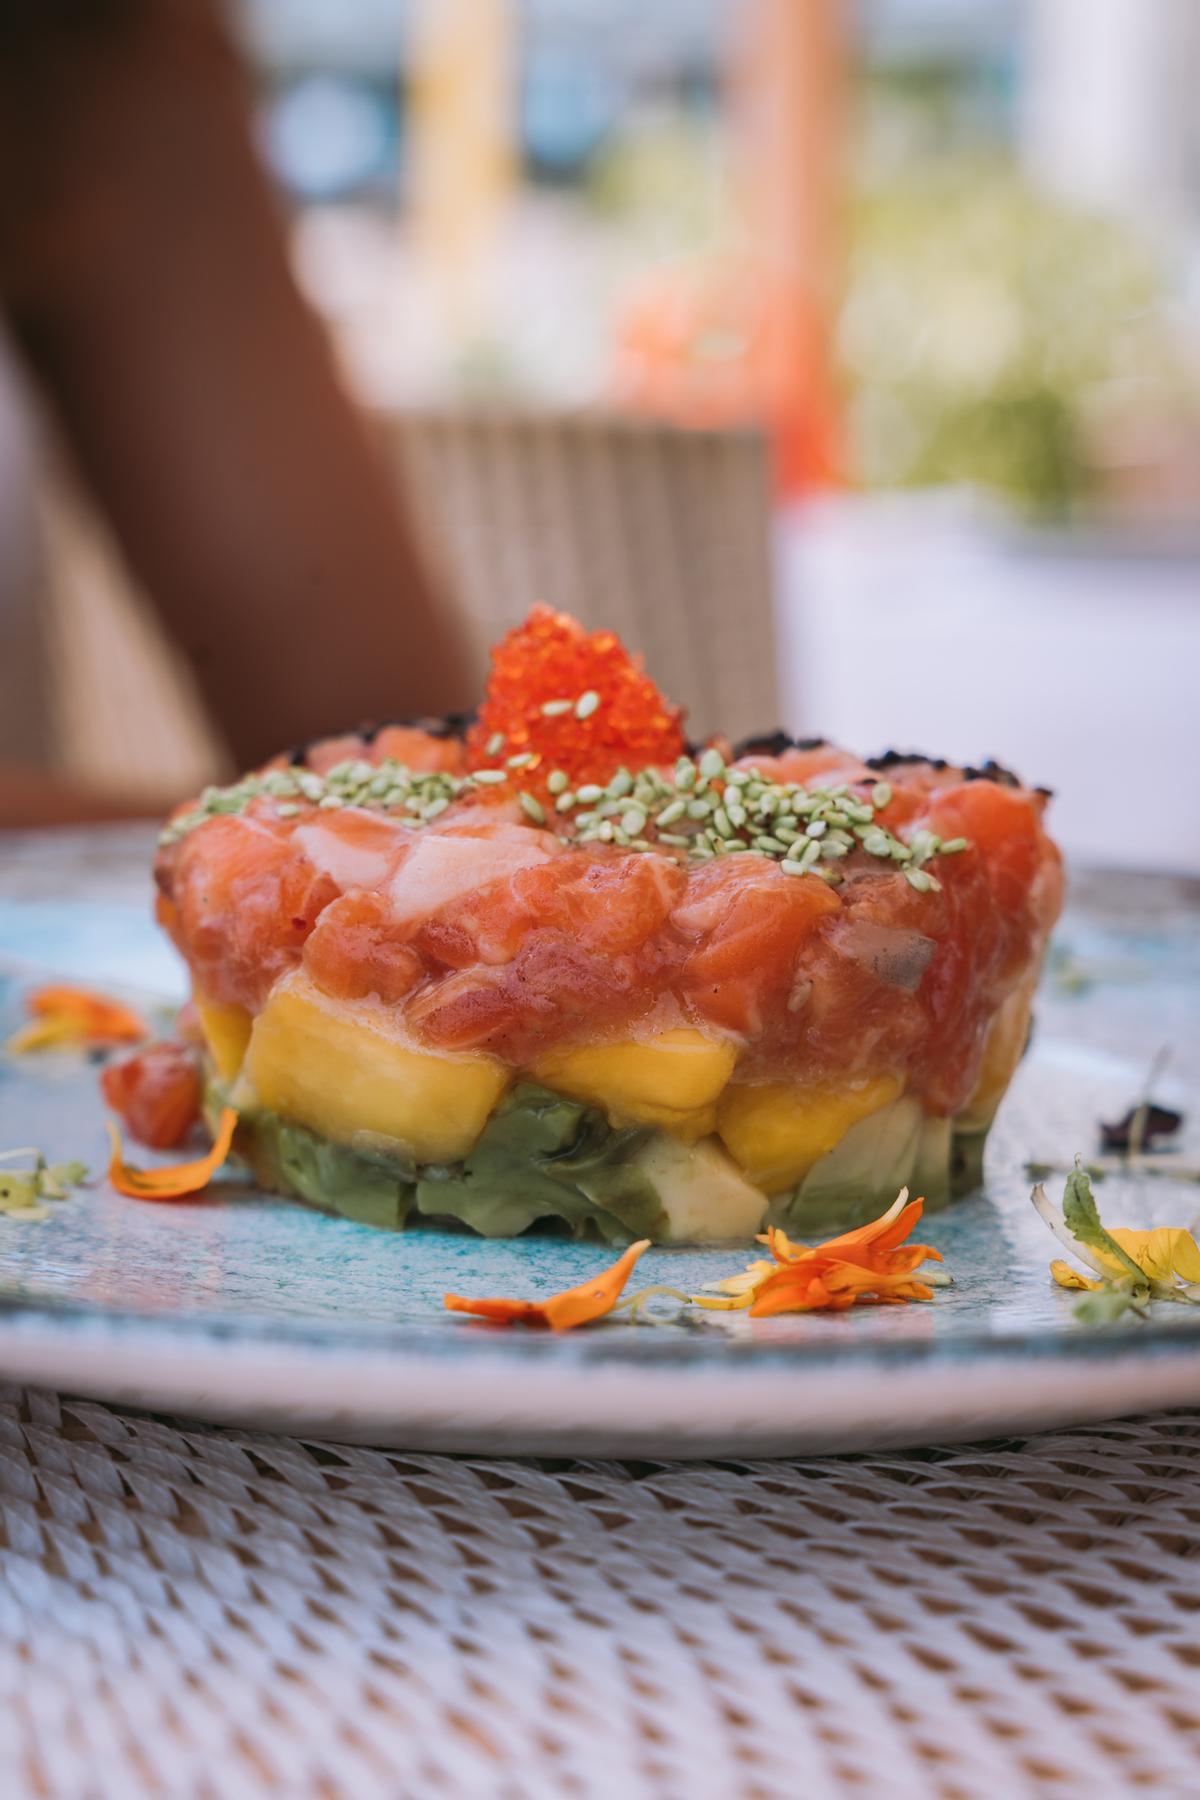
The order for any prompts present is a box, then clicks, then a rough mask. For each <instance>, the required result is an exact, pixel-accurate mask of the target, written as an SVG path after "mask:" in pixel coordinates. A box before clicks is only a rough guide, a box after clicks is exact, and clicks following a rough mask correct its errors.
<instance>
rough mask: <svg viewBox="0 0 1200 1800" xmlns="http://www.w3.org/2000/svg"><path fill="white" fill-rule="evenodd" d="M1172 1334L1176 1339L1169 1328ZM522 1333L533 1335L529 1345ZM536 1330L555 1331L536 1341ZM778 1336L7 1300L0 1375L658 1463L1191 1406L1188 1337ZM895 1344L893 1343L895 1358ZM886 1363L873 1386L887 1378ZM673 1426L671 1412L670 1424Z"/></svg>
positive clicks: (293, 1430)
mask: <svg viewBox="0 0 1200 1800" xmlns="http://www.w3.org/2000/svg"><path fill="white" fill-rule="evenodd" d="M1181 1340H1183V1341H1181ZM534 1341H535V1342H537V1341H539V1340H534ZM540 1341H543V1342H549V1341H551V1340H540ZM848 1348H849V1346H845V1345H843V1346H841V1347H840V1348H839V1349H838V1350H836V1351H835V1350H833V1349H832V1348H831V1350H830V1352H828V1353H825V1354H820V1355H818V1356H816V1357H813V1356H811V1354H805V1355H802V1356H801V1357H797V1355H796V1354H795V1351H794V1350H793V1352H792V1353H791V1354H789V1353H788V1351H787V1350H786V1349H783V1348H781V1350H780V1351H779V1352H778V1353H776V1354H775V1355H773V1356H771V1357H770V1359H769V1360H765V1359H762V1358H760V1357H759V1356H756V1357H755V1359H754V1361H753V1362H751V1361H749V1360H746V1361H745V1362H741V1361H739V1359H736V1358H734V1359H731V1360H729V1361H727V1362H716V1363H712V1364H707V1365H706V1366H705V1367H704V1368H703V1371H702V1372H701V1371H699V1370H695V1369H694V1370H693V1371H692V1372H691V1373H690V1374H689V1377H688V1379H687V1380H684V1381H681V1380H680V1379H679V1376H680V1369H679V1367H678V1365H675V1364H673V1363H670V1362H667V1363H664V1364H662V1365H660V1366H655V1365H654V1364H653V1363H649V1362H647V1361H644V1360H641V1359H639V1360H636V1361H634V1362H631V1361H628V1360H625V1359H620V1358H615V1357H614V1358H613V1359H612V1360H608V1361H601V1362H595V1361H593V1362H590V1363H589V1364H588V1366H587V1367H586V1368H582V1367H580V1366H579V1365H578V1364H575V1363H574V1362H572V1363H565V1362H562V1361H560V1360H558V1359H551V1358H549V1357H546V1358H544V1359H541V1358H539V1357H538V1355H537V1354H536V1352H534V1353H533V1354H532V1355H523V1356H521V1357H520V1359H519V1360H517V1361H514V1359H513V1358H512V1357H511V1356H510V1355H507V1354H505V1355H500V1354H497V1353H496V1351H495V1350H494V1349H488V1348H483V1349H481V1347H480V1343H479V1340H478V1339H476V1340H475V1342H474V1346H473V1354H472V1356H471V1361H470V1365H469V1367H466V1366H465V1365H464V1364H463V1363H461V1362H460V1361H459V1360H458V1359H457V1358H447V1357H446V1356H444V1355H441V1354H436V1355H435V1354H429V1353H427V1352H422V1351H420V1350H416V1349H399V1348H397V1347H396V1346H395V1345H388V1344H379V1343H372V1342H371V1341H370V1340H369V1339H366V1340H364V1339H359V1340H358V1341H350V1342H347V1341H345V1340H342V1341H340V1342H334V1341H332V1340H328V1339H325V1338H324V1337H321V1336H313V1335H312V1334H310V1333H307V1332H302V1333H296V1334H294V1335H290V1336H289V1335H283V1334H281V1335H280V1336H279V1339H278V1341H268V1339H267V1338H266V1336H265V1334H264V1335H263V1336H256V1335H253V1334H247V1333H245V1332H242V1331H238V1330H228V1331H222V1330H219V1329H216V1328H214V1326H213V1324H212V1323H210V1322H205V1323H203V1324H201V1325H194V1324H192V1323H191V1322H188V1321H183V1320H179V1319H172V1320H170V1321H166V1320H159V1319H154V1318H149V1317H146V1316H143V1315H124V1316H121V1315H114V1314H111V1313H107V1312H106V1313H99V1312H95V1313H93V1312H91V1311H90V1310H88V1309H84V1308H74V1307H65V1308H63V1309H61V1310H60V1309H56V1308H47V1307H45V1306H43V1305H41V1304H25V1303H23V1302H15V1303H9V1304H7V1305H6V1307H5V1309H4V1311H3V1312H2V1313H0V1373H2V1374H3V1376H4V1377H5V1378H6V1379H8V1380H10V1381H14V1382H18V1383H23V1384H27V1385H30V1386H39V1387H47V1388H52V1389H56V1390H59V1391H64V1392H67V1393H71V1394H74V1395H77V1396H79V1397H81V1398H88V1399H97V1400H103V1401H106V1402H108V1403H110V1404H114V1405H121V1406H128V1407H133V1408H136V1409H138V1410H142V1411H149V1412H157V1413H166V1414H172V1415H181V1416H185V1417H188V1418H193V1419H196V1420H200V1421H204V1422H206V1423H212V1424H223V1425H236V1426H242V1427H245V1428H248V1429H258V1430H267V1431H274V1432H285V1433H288V1434H290V1435H293V1436H305V1437H313V1438H321V1439H325V1440H328V1441H333V1442H346V1443H360V1444H374V1445H377V1446H380V1447H386V1448H395V1449H411V1450H442V1451H451V1452H470V1453H473V1454H484V1455H489V1454H490V1455H507V1456H512V1455H555V1456H560V1455H569V1456H581V1455H582V1456H633V1457H647V1456H648V1457H652V1458H655V1459H661V1460H686V1459H688V1458H694V1457H706V1456H723V1455H743V1456H745V1455H749V1456H756V1457H757V1456H783V1455H795V1454H801V1453H805V1452H828V1451H851V1450H862V1449H866V1448H872V1449H876V1448H881V1447H887V1446H891V1445H896V1446H899V1445H905V1444H918V1443H933V1442H951V1441H956V1440H958V1441H961V1440H963V1439H970V1438H984V1437H994V1436H999V1435H1006V1434H1010V1433H1013V1432H1019V1433H1022V1434H1024V1433H1029V1432H1035V1431H1038V1430H1043V1429H1047V1428H1050V1427H1053V1426H1063V1425H1073V1424H1083V1423H1087V1422H1094V1421H1097V1420H1101V1419H1112V1418H1119V1417H1123V1416H1129V1415H1132V1414H1135V1413H1138V1412H1144V1411H1146V1410H1148V1409H1149V1408H1151V1407H1152V1408H1153V1409H1154V1410H1155V1411H1158V1410H1161V1409H1164V1408H1170V1407H1176V1406H1192V1405H1200V1332H1198V1331H1195V1330H1191V1329H1182V1330H1181V1328H1179V1327H1165V1328H1155V1327H1153V1326H1150V1327H1146V1328H1139V1329H1138V1330H1137V1335H1136V1337H1133V1336H1131V1335H1130V1332H1129V1331H1127V1330H1120V1331H1112V1332H1109V1331H1098V1332H1091V1333H1088V1334H1086V1335H1083V1334H1081V1335H1080V1337H1079V1338H1078V1339H1068V1340H1065V1341H1064V1340H1062V1339H1056V1340H1054V1341H1053V1342H1052V1343H1051V1342H1050V1341H1048V1340H1046V1339H1044V1338H1041V1339H1039V1337H1038V1336H1037V1335H1036V1334H1031V1335H1030V1336H1029V1337H1027V1338H1023V1339H1022V1338H1017V1339H1014V1340H1012V1341H1006V1342H1005V1343H1004V1344H1002V1345H1000V1346H997V1345H996V1344H995V1341H994V1340H992V1342H991V1345H990V1347H987V1348H984V1347H982V1345H981V1344H980V1343H979V1342H971V1341H970V1340H966V1341H963V1340H959V1341H958V1343H957V1344H956V1345H955V1346H954V1347H953V1348H949V1347H946V1348H944V1349H941V1350H939V1349H936V1348H930V1349H929V1350H928V1351H926V1350H925V1349H924V1347H921V1346H905V1347H903V1348H902V1347H901V1346H899V1345H889V1346H886V1347H883V1346H868V1345H863V1346H861V1352H862V1353H861V1354H858V1355H855V1356H853V1357H852V1358H847V1355H846V1351H847V1349H848ZM898 1352H899V1354H898ZM885 1370H886V1377H887V1379H886V1382H882V1381H881V1380H880V1376H881V1374H882V1373H883V1372H884V1371H885ZM666 1421H669V1425H668V1424H667V1423H665V1422H666Z"/></svg>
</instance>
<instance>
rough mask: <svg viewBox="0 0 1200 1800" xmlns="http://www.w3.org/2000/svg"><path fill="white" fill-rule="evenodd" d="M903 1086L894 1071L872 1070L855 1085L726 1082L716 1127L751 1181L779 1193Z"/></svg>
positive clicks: (792, 1184)
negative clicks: (740, 1084)
mask: <svg viewBox="0 0 1200 1800" xmlns="http://www.w3.org/2000/svg"><path fill="white" fill-rule="evenodd" d="M903 1085H904V1084H903V1082H902V1081H901V1079H900V1077H899V1076H898V1075H876V1076H873V1077H872V1078H871V1079H870V1080H869V1081H864V1082H862V1083H861V1084H860V1085H859V1086H857V1087H834V1086H832V1085H830V1086H819V1085H814V1086H805V1085H803V1084H802V1083H800V1082H791V1081H768V1082H764V1083H763V1084H762V1085H761V1086H758V1087H749V1086H746V1087H730V1088H727V1089H726V1091H725V1093H724V1095H723V1096H722V1098H721V1103H720V1105H719V1106H718V1108H717V1130H718V1132H719V1133H720V1135H721V1138H722V1140H723V1141H724V1144H725V1147H726V1149H727V1150H728V1151H729V1153H730V1155H731V1156H732V1157H733V1158H734V1160H735V1161H736V1162H737V1163H739V1164H740V1165H741V1167H742V1168H743V1169H744V1170H745V1172H746V1174H747V1176H748V1177H749V1179H750V1180H751V1181H752V1182H753V1183H754V1185H755V1186H756V1187H760V1188H763V1189H764V1190H765V1191H766V1192H767V1193H768V1194H781V1193H784V1192H785V1191H786V1189H788V1188H790V1187H794V1186H795V1185H796V1183H797V1182H798V1181H802V1180H803V1179H804V1177H805V1176H806V1175H807V1174H808V1171H809V1170H810V1169H811V1168H812V1166H813V1164H814V1163H815V1162H816V1161H817V1160H818V1159H819V1158H820V1157H822V1156H825V1155H827V1154H828V1153H829V1151H830V1150H832V1149H833V1148H834V1146H835V1145H836V1144H838V1143H840V1142H841V1140H842V1138H843V1137H844V1136H845V1135H846V1133H847V1132H848V1131H849V1129H850V1127H851V1126H852V1125H856V1124H857V1123H858V1121H859V1120H860V1119H865V1118H867V1117H868V1116H869V1115H870V1114H871V1113H874V1112H878V1111H879V1110H880V1108H881V1107H884V1106H890V1105H891V1103H892V1101H893V1100H894V1099H895V1098H896V1096H897V1095H898V1094H899V1093H900V1090H901V1088H902V1087H903Z"/></svg>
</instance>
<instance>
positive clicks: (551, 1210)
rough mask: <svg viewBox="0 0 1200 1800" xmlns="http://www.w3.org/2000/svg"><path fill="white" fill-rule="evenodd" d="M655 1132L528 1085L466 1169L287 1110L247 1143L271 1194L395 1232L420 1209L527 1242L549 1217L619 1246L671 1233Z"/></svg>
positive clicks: (252, 1130) (506, 1106)
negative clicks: (293, 1117)
mask: <svg viewBox="0 0 1200 1800" xmlns="http://www.w3.org/2000/svg"><path fill="white" fill-rule="evenodd" d="M653 1136H655V1132H654V1131H653V1129H652V1128H651V1127H649V1126H640V1127H638V1128H636V1129H633V1130H627V1131H617V1130H614V1129H613V1127H612V1126H610V1125H609V1123H608V1121H607V1119H606V1118H605V1117H604V1114H603V1113H601V1112H599V1111H598V1110H597V1109H596V1108H595V1107H591V1106H584V1105H582V1104H581V1103H580V1102H578V1101H575V1100H565V1099H563V1097H562V1096H561V1095H560V1094H554V1093H551V1092H550V1090H549V1089H548V1088H542V1087H537V1086H535V1085H534V1084H533V1083H531V1082H523V1083H521V1084H519V1085H518V1086H517V1087H516V1088H514V1089H513V1090H512V1092H511V1093H510V1094H508V1095H507V1096H506V1098H505V1099H504V1100H503V1101H502V1102H501V1104H500V1106H499V1107H498V1108H497V1109H496V1111H495V1112H494V1113H493V1114H492V1116H491V1118H490V1119H489V1120H488V1122H487V1125H486V1126H485V1127H484V1130H483V1133H482V1135H481V1136H480V1138H479V1141H478V1143H477V1144H476V1145H475V1148H474V1149H473V1150H472V1151H471V1153H470V1155H469V1156H467V1157H466V1158H465V1159H464V1160H463V1161H462V1162H461V1163H454V1164H452V1165H447V1166H442V1165H440V1164H425V1165H423V1166H421V1167H419V1168H416V1167H413V1165H411V1164H410V1163H407V1162H405V1161H404V1159H403V1157H402V1156H399V1155H396V1154H395V1153H391V1152H389V1151H388V1150H387V1149H384V1148H377V1147H376V1146H375V1145H373V1144H372V1145H367V1144H362V1143H359V1144H354V1145H346V1144H335V1143H331V1142H330V1141H329V1140H328V1139H326V1138H322V1137H319V1136H318V1135H317V1134H316V1133H315V1132H312V1131H308V1130H306V1129H305V1127H304V1126H302V1125H293V1124H290V1123H289V1122H288V1121H287V1120H284V1119H281V1118H279V1117H278V1115H277V1114H274V1113H269V1112H261V1113H256V1114H254V1115H253V1116H252V1117H249V1118H247V1119H246V1120H244V1121H243V1124H242V1127H241V1129H240V1131H239V1136H238V1148H239V1150H240V1151H241V1152H242V1154H244V1155H245V1157H246V1159H247V1161H248V1162H249V1163H250V1165H251V1168H252V1169H253V1171H254V1173H255V1176H256V1178H257V1179H258V1180H259V1181H260V1182H261V1183H262V1185H263V1186H264V1187H267V1188H273V1189H275V1190H276V1191H281V1192H283V1193H286V1194H293V1195H295V1196H296V1198H297V1199H300V1200H307V1201H308V1202H309V1204H310V1205H312V1206H319V1207H321V1208H322V1210H323V1211H325V1212H332V1213H339V1214H341V1216H342V1217H343V1218H347V1219H356V1220H358V1221H359V1222H360V1223H362V1224H364V1225H378V1226H382V1227H385V1228H388V1229H391V1230H397V1229H399V1228H400V1227H402V1226H403V1225H404V1224H405V1223H406V1221H407V1220H408V1219H409V1218H410V1215H411V1214H412V1212H413V1209H414V1207H415V1209H416V1212H417V1213H419V1214H420V1215H422V1216H423V1217H425V1218H430V1219H453V1220H457V1221H458V1222H459V1223H460V1224H462V1225H466V1226H469V1227H470V1229H471V1230H472V1231H477V1232H479V1234H480V1235H481V1236H482V1237H516V1236H517V1235H518V1234H519V1233H520V1232H522V1231H525V1230H527V1229H528V1227H529V1226H530V1225H533V1224H534V1223H536V1222H537V1221H538V1220H539V1219H557V1220H561V1221H562V1222H563V1223H565V1224H566V1225H567V1226H569V1227H570V1229H571V1230H572V1231H573V1232H574V1233H575V1234H576V1236H583V1235H588V1236H598V1237H600V1238H602V1239H604V1240H605V1241H607V1242H610V1243H624V1242H627V1241H628V1240H629V1239H630V1238H637V1237H654V1236H656V1235H661V1234H662V1233H661V1229H660V1228H661V1227H662V1226H663V1225H664V1223H665V1219H664V1213H663V1206H662V1201H661V1199H660V1197H659V1194H658V1190H657V1188H656V1187H655V1185H654V1182H653V1180H652V1179H651V1176H650V1174H649V1172H648V1171H647V1170H646V1169H644V1168H643V1167H642V1166H641V1162H640V1153H641V1152H642V1150H643V1149H644V1148H645V1145H646V1143H647V1142H648V1140H649V1139H650V1138H652V1137H653Z"/></svg>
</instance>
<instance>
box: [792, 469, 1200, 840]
mask: <svg viewBox="0 0 1200 1800" xmlns="http://www.w3.org/2000/svg"><path fill="white" fill-rule="evenodd" d="M777 574H778V582H777V594H778V607H779V626H780V655H781V661H782V667H781V671H780V675H781V689H782V693H783V699H784V705H785V711H786V723H787V724H788V727H789V729H791V730H794V731H796V732H798V733H807V734H812V735H816V734H817V733H824V734H826V735H827V736H829V737H830V738H833V739H835V740H836V741H838V742H839V743H844V744H845V745H846V746H847V747H848V748H851V749H854V750H858V751H860V752H875V751H879V750H883V749H887V748H895V749H899V750H907V749H917V750H926V751H929V752H931V753H933V754H938V755H943V756H947V757H950V758H952V759H955V760H963V761H968V762H974V763H978V762H981V761H983V760H984V759H985V758H986V757H988V756H994V757H996V758H997V759H998V760H999V761H1000V762H1003V763H1007V764H1009V765H1010V766H1012V767H1013V768H1015V769H1016V771H1017V773H1018V774H1020V775H1021V776H1022V777H1023V778H1024V779H1025V780H1026V781H1028V782H1029V783H1031V784H1033V785H1045V786H1048V787H1052V788H1054V789H1055V790H1056V798H1055V801H1054V805H1053V809H1052V812H1051V821H1052V826H1053V829H1054V831H1055V834H1056V836H1057V837H1058V838H1059V841H1060V842H1061V843H1062V845H1063V847H1064V849H1065V850H1066V852H1067V854H1068V856H1070V857H1071V858H1073V859H1074V860H1075V861H1077V862H1079V863H1081V864H1092V865H1095V866H1108V867H1126V868H1129V867H1134V868H1136V867H1143V868H1154V869H1163V870H1171V871H1174V872H1182V873H1191V874H1200V555H1198V556H1187V555H1184V554H1183V553H1179V554H1176V555H1175V556H1170V555H1167V554H1165V553H1164V554H1163V555H1161V556H1159V557H1151V556H1146V555H1141V556H1135V555H1132V554H1129V555H1120V554H1115V553H1114V552H1113V550H1112V548H1111V547H1110V548H1109V549H1108V551H1107V553H1105V549H1104V547H1103V546H1101V545H1096V546H1094V550H1093V553H1092V554H1085V553H1084V550H1083V547H1082V546H1080V545H1078V544H1076V545H1075V547H1074V548H1071V540H1064V541H1063V542H1062V544H1061V545H1059V546H1057V547H1055V545H1054V540H1046V541H1044V542H1039V541H1038V540H1037V539H1034V538H1032V537H1025V538H1023V539H1022V538H1020V537H1018V536H1017V535H1016V534H1015V533H1009V534H1008V535H1005V533H1004V531H1003V529H1002V528H1001V527H999V526H996V525H989V524H988V523H987V522H986V520H983V519H980V518H979V517H978V516H975V515H973V514H972V512H971V510H970V508H969V507H967V506H965V505H963V504H961V503H959V502H957V501H956V500H955V499H954V498H953V497H949V496H938V495H934V496H916V497H913V498H908V497H898V498H894V499H892V498H888V499H879V500H860V499H856V500H838V501H825V502H821V503H819V504H814V505H811V506H809V507H808V508H806V509H804V510H798V511H796V512H793V513H791V514H789V515H787V516H785V517H784V518H783V519H782V520H781V522H780V524H779V528H778V538H777Z"/></svg>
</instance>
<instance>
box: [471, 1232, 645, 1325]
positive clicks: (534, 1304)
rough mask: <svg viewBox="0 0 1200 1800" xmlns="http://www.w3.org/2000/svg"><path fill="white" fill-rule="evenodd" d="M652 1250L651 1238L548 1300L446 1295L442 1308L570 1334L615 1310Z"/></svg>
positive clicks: (495, 1322)
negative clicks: (635, 1269) (645, 1253)
mask: <svg viewBox="0 0 1200 1800" xmlns="http://www.w3.org/2000/svg"><path fill="white" fill-rule="evenodd" d="M649 1248H650V1240H649V1238H643V1239H642V1240H641V1241H640V1243H636V1244H630V1246H629V1248H628V1250H626V1252H625V1254H624V1255H623V1256H621V1257H618V1259H617V1261H616V1262H615V1263H614V1264H613V1266H612V1268H611V1269H607V1270H605V1272H604V1274H603V1275H597V1276H593V1278H592V1279H591V1280H590V1281H585V1282H582V1283H581V1284H580V1286H579V1287H573V1288H567V1289H566V1291H565V1292H564V1293H561V1294H553V1295H552V1296H551V1297H550V1299H549V1300H468V1299H465V1298H464V1297H463V1295H462V1294H444V1295H443V1296H442V1301H443V1305H444V1306H445V1308H446V1310H447V1312H458V1313H470V1314H472V1315H473V1316H474V1317H475V1318H478V1319H490V1320H492V1322H493V1323H494V1324H497V1325H534V1326H541V1327H547V1328H548V1329H549V1330H551V1331H569V1330H571V1328H572V1327H573V1326H575V1325H589V1324H591V1322H592V1320H593V1319H602V1318H603V1317H604V1315H605V1313H610V1312H611V1311H612V1309H613V1307H614V1306H615V1305H616V1303H617V1301H618V1300H619V1299H620V1296H621V1290H622V1288H623V1287H624V1286H625V1283H626V1282H627V1281H628V1280H629V1277H630V1274H631V1273H632V1271H633V1267H634V1264H635V1263H636V1262H637V1260H638V1258H639V1256H641V1254H642V1252H643V1251H644V1250H648V1249H649Z"/></svg>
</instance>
